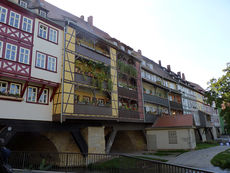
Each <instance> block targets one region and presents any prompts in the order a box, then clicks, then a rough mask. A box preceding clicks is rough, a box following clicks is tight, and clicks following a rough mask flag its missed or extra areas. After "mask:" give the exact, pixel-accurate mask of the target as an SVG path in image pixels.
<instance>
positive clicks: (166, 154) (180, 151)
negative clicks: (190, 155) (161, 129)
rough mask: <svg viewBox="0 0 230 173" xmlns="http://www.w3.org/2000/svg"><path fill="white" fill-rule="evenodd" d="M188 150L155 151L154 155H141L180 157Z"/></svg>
mask: <svg viewBox="0 0 230 173" xmlns="http://www.w3.org/2000/svg"><path fill="white" fill-rule="evenodd" d="M188 151H189V150H168V151H157V152H155V153H143V154H144V155H155V156H170V155H180V154H183V153H185V152H188Z"/></svg>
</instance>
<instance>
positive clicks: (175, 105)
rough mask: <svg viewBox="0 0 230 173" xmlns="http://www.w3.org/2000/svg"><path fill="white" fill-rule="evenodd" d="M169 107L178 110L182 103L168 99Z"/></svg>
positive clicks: (180, 108)
mask: <svg viewBox="0 0 230 173" xmlns="http://www.w3.org/2000/svg"><path fill="white" fill-rule="evenodd" d="M170 108H171V109H174V110H180V111H182V110H183V108H182V104H181V103H178V102H174V101H170Z"/></svg>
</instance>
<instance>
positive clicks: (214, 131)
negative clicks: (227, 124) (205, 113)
mask: <svg viewBox="0 0 230 173" xmlns="http://www.w3.org/2000/svg"><path fill="white" fill-rule="evenodd" d="M212 135H213V138H214V140H216V139H217V129H216V127H214V126H213V127H212Z"/></svg>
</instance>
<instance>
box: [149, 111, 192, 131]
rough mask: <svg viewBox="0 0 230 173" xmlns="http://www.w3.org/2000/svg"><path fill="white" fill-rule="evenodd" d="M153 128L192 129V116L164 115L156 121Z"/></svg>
mask: <svg viewBox="0 0 230 173" xmlns="http://www.w3.org/2000/svg"><path fill="white" fill-rule="evenodd" d="M152 127H153V128H168V127H193V115H190V114H189V115H166V116H161V117H159V118H158V119H157V121H156V122H155V124H154V125H153V126H152Z"/></svg>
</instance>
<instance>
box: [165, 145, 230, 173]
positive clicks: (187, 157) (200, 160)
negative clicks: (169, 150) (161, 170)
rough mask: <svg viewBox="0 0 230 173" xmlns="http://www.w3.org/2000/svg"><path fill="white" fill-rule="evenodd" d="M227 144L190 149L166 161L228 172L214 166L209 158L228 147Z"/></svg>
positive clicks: (218, 172) (229, 171) (219, 172)
mask: <svg viewBox="0 0 230 173" xmlns="http://www.w3.org/2000/svg"><path fill="white" fill-rule="evenodd" d="M229 148H230V147H229V146H217V147H211V148H207V149H201V150H196V151H190V152H186V153H183V154H181V155H179V156H177V157H176V158H174V159H170V160H169V161H168V163H172V164H179V165H186V166H191V167H196V168H203V169H207V170H210V171H215V172H217V173H227V172H228V173H230V170H221V169H220V168H218V167H214V166H213V165H212V164H211V163H210V160H211V159H212V158H213V157H214V156H215V155H216V154H218V153H220V152H222V151H225V150H227V149H229Z"/></svg>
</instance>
